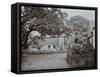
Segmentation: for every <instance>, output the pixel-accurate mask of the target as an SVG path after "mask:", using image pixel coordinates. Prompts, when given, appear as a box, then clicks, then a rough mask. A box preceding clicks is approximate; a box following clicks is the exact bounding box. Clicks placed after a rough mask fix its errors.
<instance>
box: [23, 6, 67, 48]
mask: <svg viewBox="0 0 100 77" xmlns="http://www.w3.org/2000/svg"><path fill="white" fill-rule="evenodd" d="M65 15H66V16H67V14H66V13H63V12H62V11H61V9H59V8H49V7H47V8H45V7H31V6H22V8H21V27H22V33H21V40H22V46H23V47H24V48H27V47H28V45H27V40H28V36H29V33H30V32H31V31H33V30H36V31H38V32H40V33H41V35H42V36H45V35H47V34H48V35H55V34H57V35H60V34H61V33H62V32H63V30H60V29H61V28H62V26H63V25H64V24H63V19H64V17H66V16H65Z"/></svg>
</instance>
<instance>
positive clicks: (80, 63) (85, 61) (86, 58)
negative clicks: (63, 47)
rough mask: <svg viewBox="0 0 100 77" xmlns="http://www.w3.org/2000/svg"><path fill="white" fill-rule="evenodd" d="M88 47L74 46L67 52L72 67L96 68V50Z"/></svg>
mask: <svg viewBox="0 0 100 77" xmlns="http://www.w3.org/2000/svg"><path fill="white" fill-rule="evenodd" d="M86 46H87V45H86ZM86 46H81V45H80V44H74V46H73V47H72V48H71V49H69V50H68V51H67V63H68V64H70V65H72V67H87V66H88V67H91V66H94V64H95V49H92V48H91V47H90V48H86Z"/></svg>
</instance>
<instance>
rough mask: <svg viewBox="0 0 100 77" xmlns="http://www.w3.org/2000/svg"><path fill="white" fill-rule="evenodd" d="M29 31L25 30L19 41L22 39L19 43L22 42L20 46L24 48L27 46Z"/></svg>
mask: <svg viewBox="0 0 100 77" xmlns="http://www.w3.org/2000/svg"><path fill="white" fill-rule="evenodd" d="M30 32H31V31H27V32H25V33H24V34H23V35H22V37H21V41H22V42H21V44H22V47H23V48H25V49H26V48H28V44H27V40H28V36H29V34H30Z"/></svg>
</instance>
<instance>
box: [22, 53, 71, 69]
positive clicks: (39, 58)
mask: <svg viewBox="0 0 100 77" xmlns="http://www.w3.org/2000/svg"><path fill="white" fill-rule="evenodd" d="M21 67H22V68H21V70H42V69H58V68H70V66H69V65H68V64H67V62H66V53H54V54H23V56H22V65H21Z"/></svg>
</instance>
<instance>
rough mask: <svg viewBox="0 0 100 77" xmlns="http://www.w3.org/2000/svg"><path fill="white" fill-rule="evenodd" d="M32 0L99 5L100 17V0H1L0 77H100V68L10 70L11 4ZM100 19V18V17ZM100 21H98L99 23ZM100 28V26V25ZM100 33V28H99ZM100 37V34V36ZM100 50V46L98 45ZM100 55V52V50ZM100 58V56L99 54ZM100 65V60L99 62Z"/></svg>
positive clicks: (35, 1)
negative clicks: (28, 71) (24, 72)
mask: <svg viewBox="0 0 100 77" xmlns="http://www.w3.org/2000/svg"><path fill="white" fill-rule="evenodd" d="M20 1H21V2H31V3H46V4H61V5H76V6H96V7H99V8H98V9H99V15H98V19H99V17H100V0H1V1H0V36H1V37H0V52H1V53H0V77H99V75H100V69H98V70H88V71H71V72H66V71H65V72H57V73H56V72H54V73H41V74H39V73H38V74H28V75H15V74H13V73H11V72H10V56H11V55H10V47H11V46H10V45H11V40H10V39H11V38H10V36H11V33H10V31H11V28H10V21H11V17H10V14H11V12H10V5H11V4H12V3H15V2H20ZM99 21H100V19H99ZM99 24H100V22H98V25H99ZM98 28H99V29H100V26H98ZM98 32H99V33H100V30H98ZM99 33H98V34H99ZM98 39H100V35H99V36H98ZM98 43H99V46H100V40H98ZM98 51H100V47H98ZM98 55H100V52H98ZM98 58H99V59H100V56H98ZM98 66H99V67H100V60H99V62H98Z"/></svg>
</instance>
